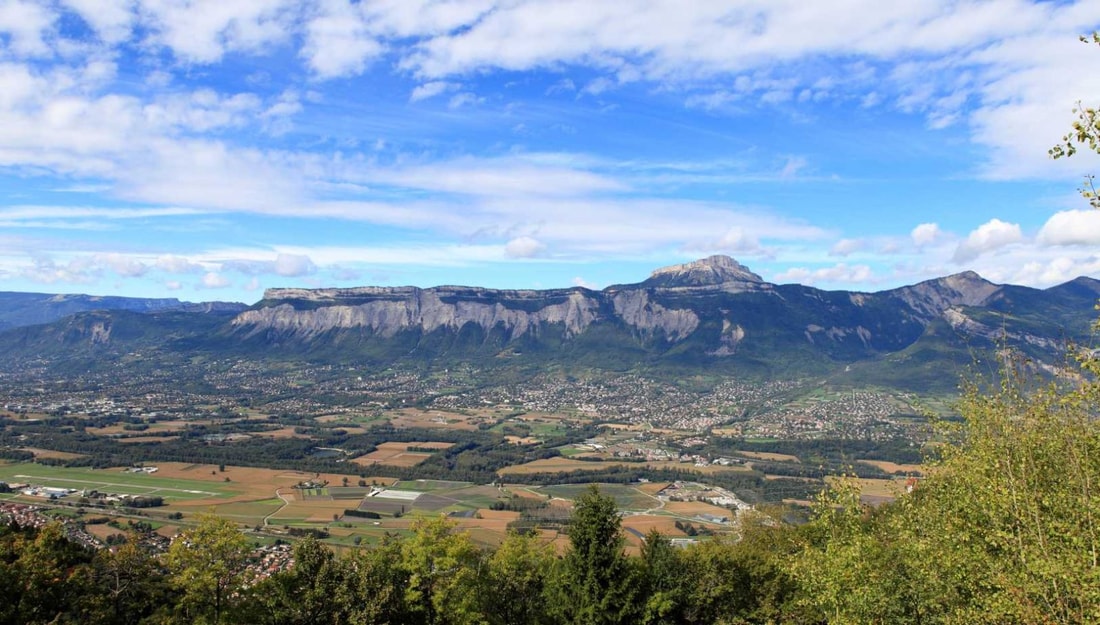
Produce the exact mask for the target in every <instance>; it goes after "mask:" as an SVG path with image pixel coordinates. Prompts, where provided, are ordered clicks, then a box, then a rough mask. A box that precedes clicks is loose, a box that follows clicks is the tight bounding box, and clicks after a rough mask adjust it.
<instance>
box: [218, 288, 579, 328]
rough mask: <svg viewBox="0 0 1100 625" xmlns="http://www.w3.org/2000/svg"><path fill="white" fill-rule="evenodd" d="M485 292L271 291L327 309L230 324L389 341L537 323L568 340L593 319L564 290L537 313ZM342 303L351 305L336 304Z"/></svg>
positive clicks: (267, 310) (266, 314)
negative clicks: (364, 332) (342, 332)
mask: <svg viewBox="0 0 1100 625" xmlns="http://www.w3.org/2000/svg"><path fill="white" fill-rule="evenodd" d="M488 293H490V292H489V291H485V290H478V294H479V295H481V297H480V298H479V299H481V300H485V301H476V300H474V301H471V300H469V299H456V298H454V297H451V296H450V295H452V293H449V292H448V290H447V289H445V288H443V289H423V290H422V289H416V288H405V287H402V288H398V289H393V290H386V289H378V288H372V289H341V290H335V289H329V290H326V292H323V293H309V292H305V290H304V289H293V290H287V291H281V290H278V289H271V290H269V291H268V292H267V293H265V295H264V299H265V300H267V301H279V300H281V299H285V298H287V296H288V295H289V296H291V298H290V299H294V300H299V301H300V300H303V299H304V300H306V301H312V302H329V303H330V305H327V306H321V307H318V308H313V309H305V310H299V309H297V308H295V306H294V305H293V304H290V303H284V304H278V305H275V306H267V307H263V308H259V309H256V310H249V311H245V312H243V313H241V314H240V315H238V316H237V317H236V318H235V319H234V320H233V325H234V326H235V327H238V328H244V329H246V331H247V333H248V334H255V333H256V332H259V331H264V330H269V329H270V330H276V331H279V332H283V333H291V334H294V335H296V336H297V337H299V338H303V339H309V338H311V337H313V336H316V335H319V334H323V333H325V332H328V331H330V330H334V329H345V328H363V329H368V330H370V331H372V332H373V333H374V334H376V335H378V336H382V337H392V336H394V335H396V334H397V333H399V332H402V331H405V330H409V329H419V330H422V331H424V332H433V331H435V330H438V329H441V328H446V329H451V330H457V329H459V328H461V327H462V326H464V325H466V324H468V323H473V324H476V325H478V326H480V327H481V328H482V329H484V330H490V329H493V328H496V327H501V328H503V329H505V330H507V331H508V332H509V333H510V334H511V336H513V337H519V336H523V335H524V334H526V333H527V332H529V331H531V330H532V329H533V328H537V327H538V326H539V325H541V324H544V323H557V324H562V325H564V326H565V332H566V335H567V336H573V335H576V334H578V333H580V332H583V331H584V330H585V329H586V328H587V327H588V326H589V325H591V324H592V323H593V322H594V321H596V319H597V318H598V310H599V302H597V301H596V300H595V299H594V298H591V297H587V296H586V295H585V294H584V293H583V292H582V291H580V290H579V289H578V290H575V291H571V292H569V293H568V294H567V295H566V296H565V297H564V298H561V299H562V301H558V302H556V303H551V304H547V305H545V306H541V307H538V308H537V309H536V310H525V309H522V308H519V307H515V308H511V307H509V306H507V305H506V303H504V302H503V301H500V300H497V301H491V300H492V299H493V298H491V297H488V296H487V294H488ZM512 294H513V295H514V294H515V292H512ZM303 296H304V297H303ZM365 298H372V299H365ZM345 300H348V301H350V302H351V303H340V302H342V301H345ZM531 301H537V300H531Z"/></svg>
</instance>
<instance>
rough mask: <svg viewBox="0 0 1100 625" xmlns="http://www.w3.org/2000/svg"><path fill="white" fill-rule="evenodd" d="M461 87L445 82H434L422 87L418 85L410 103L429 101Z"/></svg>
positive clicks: (410, 96)
mask: <svg viewBox="0 0 1100 625" xmlns="http://www.w3.org/2000/svg"><path fill="white" fill-rule="evenodd" d="M458 86H459V85H457V84H456V83H453V82H447V81H445V80H433V81H431V82H426V83H424V84H421V85H417V86H416V88H414V89H413V90H412V94H410V95H409V102H419V101H420V100H427V99H428V98H434V97H435V96H437V95H439V94H441V93H445V92H447V91H450V90H452V89H456V88H458Z"/></svg>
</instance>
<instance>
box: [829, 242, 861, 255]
mask: <svg viewBox="0 0 1100 625" xmlns="http://www.w3.org/2000/svg"><path fill="white" fill-rule="evenodd" d="M865 245H866V243H865V242H864V241H863V240H861V239H841V240H839V241H837V242H836V243H835V244H834V245H833V247H832V248H831V249H830V250H829V256H849V255H851V254H852V253H854V252H858V251H860V250H862V249H863V248H864V246H865Z"/></svg>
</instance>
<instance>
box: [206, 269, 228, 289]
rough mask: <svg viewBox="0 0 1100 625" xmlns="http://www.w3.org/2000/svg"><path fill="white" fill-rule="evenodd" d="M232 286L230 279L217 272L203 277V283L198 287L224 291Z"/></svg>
mask: <svg viewBox="0 0 1100 625" xmlns="http://www.w3.org/2000/svg"><path fill="white" fill-rule="evenodd" d="M231 284H232V282H230V281H229V278H226V277H225V276H223V275H221V274H220V273H218V272H216V271H211V272H208V273H206V274H205V275H204V276H203V277H202V282H201V283H199V285H198V286H200V287H201V288H204V289H224V288H226V287H228V286H230V285H231Z"/></svg>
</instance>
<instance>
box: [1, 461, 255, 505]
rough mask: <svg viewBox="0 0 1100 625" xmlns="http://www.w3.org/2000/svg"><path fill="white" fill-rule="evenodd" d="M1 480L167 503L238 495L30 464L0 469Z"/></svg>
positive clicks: (198, 485)
mask: <svg viewBox="0 0 1100 625" xmlns="http://www.w3.org/2000/svg"><path fill="white" fill-rule="evenodd" d="M0 480H4V481H6V482H11V483H17V482H29V483H31V484H36V485H42V486H54V487H58V488H75V489H80V490H83V489H95V490H98V491H101V492H110V493H119V494H127V495H157V496H160V497H163V498H164V499H165V500H166V501H169V502H172V501H197V500H201V499H207V498H226V497H231V496H233V495H236V494H238V493H239V492H240V491H239V490H238V489H237V488H235V487H234V486H232V485H229V484H223V483H211V482H206V481H197V480H185V479H178V478H172V477H163V476H158V475H156V474H154V475H148V474H145V473H123V472H122V470H121V469H83V468H66V467H53V466H47V465H41V464H30V463H21V464H8V465H3V466H0Z"/></svg>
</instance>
